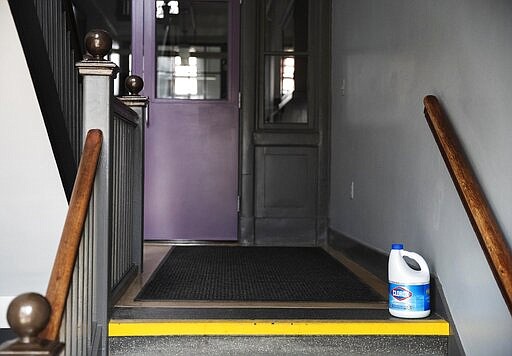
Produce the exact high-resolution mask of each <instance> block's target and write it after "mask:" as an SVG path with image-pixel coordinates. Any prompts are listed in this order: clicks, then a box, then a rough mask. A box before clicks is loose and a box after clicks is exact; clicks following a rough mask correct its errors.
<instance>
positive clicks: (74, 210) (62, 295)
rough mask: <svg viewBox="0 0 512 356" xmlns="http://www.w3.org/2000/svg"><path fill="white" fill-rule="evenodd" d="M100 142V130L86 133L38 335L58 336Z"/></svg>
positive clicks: (89, 196) (49, 337)
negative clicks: (43, 322)
mask: <svg viewBox="0 0 512 356" xmlns="http://www.w3.org/2000/svg"><path fill="white" fill-rule="evenodd" d="M102 141H103V134H102V132H101V131H100V130H90V131H89V132H88V133H87V137H86V140H85V144H84V150H83V153H82V159H81V161H80V165H79V167H78V173H77V177H76V181H75V185H74V188H73V192H72V194H71V201H70V202H69V209H68V214H67V216H66V222H65V224H64V228H63V230H62V235H61V240H60V244H59V248H58V250H57V256H56V257H55V262H54V264H53V270H52V274H51V276H50V281H49V282H48V289H47V291H46V299H47V300H48V302H49V303H50V305H51V307H52V314H51V316H50V321H49V322H48V325H47V326H46V329H45V330H43V331H42V332H41V334H40V337H41V338H43V339H47V340H57V339H58V337H59V331H60V325H61V322H62V316H63V314H64V309H65V307H66V299H67V296H68V291H69V286H70V284H71V279H72V276H73V269H74V265H75V260H76V256H77V254H78V248H79V246H80V240H81V238H82V231H83V229H84V224H85V219H86V217H87V212H88V210H89V201H90V198H91V194H92V190H93V187H94V177H95V176H96V167H97V165H98V160H99V157H100V151H101V145H102Z"/></svg>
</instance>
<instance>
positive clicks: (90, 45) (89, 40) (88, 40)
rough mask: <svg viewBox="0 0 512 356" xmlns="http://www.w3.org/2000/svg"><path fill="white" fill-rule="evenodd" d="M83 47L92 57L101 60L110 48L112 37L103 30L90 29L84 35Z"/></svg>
mask: <svg viewBox="0 0 512 356" xmlns="http://www.w3.org/2000/svg"><path fill="white" fill-rule="evenodd" d="M85 49H86V50H87V53H89V54H90V55H91V56H92V57H93V59H95V60H97V61H102V60H103V57H105V56H106V55H107V54H109V53H110V50H111V49H112V37H110V34H109V33H108V32H107V31H104V30H91V31H89V32H88V33H87V34H86V35H85Z"/></svg>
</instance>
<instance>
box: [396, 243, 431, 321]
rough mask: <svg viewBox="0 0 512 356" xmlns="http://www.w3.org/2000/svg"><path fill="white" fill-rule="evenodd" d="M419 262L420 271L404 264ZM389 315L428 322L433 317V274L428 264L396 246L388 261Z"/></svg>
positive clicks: (412, 253) (400, 246) (401, 247)
mask: <svg viewBox="0 0 512 356" xmlns="http://www.w3.org/2000/svg"><path fill="white" fill-rule="evenodd" d="M404 256H407V257H409V258H411V259H413V260H415V261H416V262H417V263H418V264H419V266H420V270H419V271H417V270H415V269H413V268H411V267H409V265H408V264H407V262H405V260H404ZM388 280H389V312H390V313H391V315H393V316H396V317H399V318H424V317H427V316H428V315H430V272H429V269H428V266H427V263H426V262H425V260H424V259H423V257H421V256H420V255H418V254H417V253H414V252H409V251H405V250H404V246H403V245H402V244H393V245H392V246H391V253H390V254H389V261H388Z"/></svg>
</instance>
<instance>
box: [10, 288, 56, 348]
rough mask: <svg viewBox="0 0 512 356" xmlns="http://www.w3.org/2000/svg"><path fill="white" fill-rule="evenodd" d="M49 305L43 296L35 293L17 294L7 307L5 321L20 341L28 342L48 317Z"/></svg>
mask: <svg viewBox="0 0 512 356" xmlns="http://www.w3.org/2000/svg"><path fill="white" fill-rule="evenodd" d="M50 313H51V307H50V304H49V303H48V301H47V300H46V298H45V297H43V296H42V295H40V294H37V293H25V294H21V295H19V296H17V297H16V298H14V299H13V301H12V302H11V303H10V304H9V308H8V309H7V321H8V322H9V325H10V326H11V328H12V329H13V330H14V332H16V334H17V335H18V336H19V338H20V340H21V342H27V343H28V342H30V341H31V340H32V339H33V338H35V337H37V335H38V334H39V333H40V332H41V331H43V329H44V328H45V327H46V325H47V324H48V320H49V319H50Z"/></svg>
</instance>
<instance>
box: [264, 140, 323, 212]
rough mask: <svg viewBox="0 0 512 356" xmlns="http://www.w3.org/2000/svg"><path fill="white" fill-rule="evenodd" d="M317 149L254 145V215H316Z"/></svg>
mask: <svg viewBox="0 0 512 356" xmlns="http://www.w3.org/2000/svg"><path fill="white" fill-rule="evenodd" d="M316 160H317V159H316V149H315V148H313V147H256V217H258V218H265V217H273V218H304V217H310V216H314V215H315V207H316V194H315V192H316V170H317V168H316Z"/></svg>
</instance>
